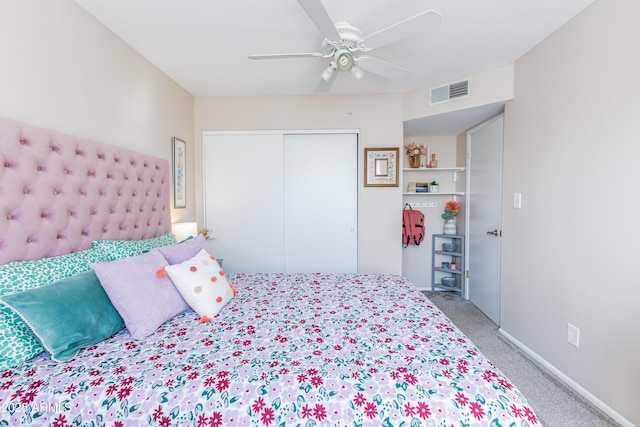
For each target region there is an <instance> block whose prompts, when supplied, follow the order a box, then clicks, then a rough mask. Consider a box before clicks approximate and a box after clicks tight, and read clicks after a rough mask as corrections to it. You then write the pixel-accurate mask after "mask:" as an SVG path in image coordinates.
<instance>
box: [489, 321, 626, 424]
mask: <svg viewBox="0 0 640 427" xmlns="http://www.w3.org/2000/svg"><path fill="white" fill-rule="evenodd" d="M498 331H499V332H500V334H502V336H504V337H505V338H506V339H508V340H509V341H511V342H512V343H513V344H514V345H516V346H517V347H518V348H520V350H522V351H524V352H525V353H526V354H527V355H528V356H529V357H531V358H532V359H534V360H535V361H536V362H538V363H539V364H540V365H542V366H543V367H544V368H545V369H547V370H548V371H549V372H551V373H552V374H553V375H555V376H556V377H558V379H560V381H562V382H563V383H565V384H566V385H567V386H568V387H569V388H571V389H573V390H574V391H575V392H576V393H578V394H580V395H581V396H582V397H584V398H585V399H587V400H588V401H589V402H591V404H592V405H593V406H595V407H597V408H598V409H600V410H601V411H602V412H604V413H605V414H607V415H609V416H610V417H611V418H613V419H614V420H615V421H616V422H618V423H620V425H622V426H624V427H635V425H634V424H633V423H631V422H630V421H629V420H627V419H626V418H625V417H623V416H622V415H620V414H619V413H617V412H616V411H614V410H613V409H611V408H610V407H609V406H607V405H606V404H605V403H604V402H603V401H601V400H600V399H598V398H597V397H595V396H594V395H593V394H591V393H589V392H588V391H587V390H586V389H584V388H583V387H582V386H580V384H578V383H576V382H575V381H573V380H572V379H571V378H569V377H568V376H566V375H565V374H564V373H562V371H560V370H559V369H558V368H556V367H555V366H553V365H552V364H550V363H549V362H547V361H546V360H545V359H543V358H542V357H540V355H538V354H537V353H535V352H534V351H533V350H531V349H530V348H529V347H527V346H526V345H524V344H522V343H521V342H520V341H518V340H517V339H515V338H514V337H512V336H511V335H509V334H508V333H507V332H505V331H504V330H503V329H502V328H500V329H498Z"/></svg>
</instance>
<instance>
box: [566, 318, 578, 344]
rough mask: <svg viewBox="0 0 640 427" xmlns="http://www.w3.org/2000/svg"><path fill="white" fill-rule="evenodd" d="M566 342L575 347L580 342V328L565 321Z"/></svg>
mask: <svg viewBox="0 0 640 427" xmlns="http://www.w3.org/2000/svg"><path fill="white" fill-rule="evenodd" d="M567 342H568V343H569V344H571V345H573V346H575V347H576V348H578V346H579V344H580V329H578V327H577V326H573V325H572V324H571V323H567Z"/></svg>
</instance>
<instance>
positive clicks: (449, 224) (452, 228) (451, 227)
mask: <svg viewBox="0 0 640 427" xmlns="http://www.w3.org/2000/svg"><path fill="white" fill-rule="evenodd" d="M442 234H458V233H457V232H456V220H455V219H447V220H445V221H444V231H443V232H442Z"/></svg>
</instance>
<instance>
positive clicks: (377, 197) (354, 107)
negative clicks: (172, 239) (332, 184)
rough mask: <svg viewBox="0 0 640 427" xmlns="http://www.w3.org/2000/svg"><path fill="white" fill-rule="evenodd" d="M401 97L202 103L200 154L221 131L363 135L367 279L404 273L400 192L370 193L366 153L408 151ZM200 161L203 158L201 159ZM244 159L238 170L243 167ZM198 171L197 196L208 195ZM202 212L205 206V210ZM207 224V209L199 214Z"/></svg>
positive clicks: (198, 106) (362, 257) (198, 103)
mask: <svg viewBox="0 0 640 427" xmlns="http://www.w3.org/2000/svg"><path fill="white" fill-rule="evenodd" d="M401 113H402V108H401V97H400V96H399V95H371V96H355V95H354V96H272V97H231V98H224V97H220V98H217V97H202V98H198V97H196V100H195V116H196V120H195V133H196V151H197V153H201V152H202V132H203V131H221V130H265V129H271V130H274V129H277V130H281V129H282V130H288V129H289V130H299V129H304V130H313V129H359V130H360V139H359V141H358V149H359V153H360V154H359V159H358V162H359V164H358V170H359V171H360V172H358V175H359V178H358V181H359V182H358V189H359V190H358V226H359V230H358V235H359V250H360V253H359V266H360V272H362V273H393V274H400V273H401V272H402V258H401V257H402V252H401V250H400V249H401V224H402V223H401V219H402V217H401V214H400V209H401V207H402V194H401V191H400V187H389V188H376V187H364V185H363V184H364V183H363V179H364V172H363V170H364V169H363V164H364V160H363V156H364V147H400V146H401V145H402V114H401ZM199 158H200V156H199ZM240 165H241V163H240V159H238V166H240ZM201 177H202V165H197V175H196V184H197V190H196V191H197V194H198V195H200V196H199V198H200V201H201V194H202V186H201V185H200V183H201V182H202V179H201ZM199 206H200V207H201V206H202V203H200V204H199ZM198 215H199V219H198V221H199V222H201V221H202V209H201V208H199V210H198Z"/></svg>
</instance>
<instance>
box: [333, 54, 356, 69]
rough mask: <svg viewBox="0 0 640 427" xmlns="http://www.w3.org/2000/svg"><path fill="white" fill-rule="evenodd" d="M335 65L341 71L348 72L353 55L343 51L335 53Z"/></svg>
mask: <svg viewBox="0 0 640 427" xmlns="http://www.w3.org/2000/svg"><path fill="white" fill-rule="evenodd" d="M336 64H337V65H338V68H339V69H341V70H342V71H347V70H350V69H351V67H352V66H353V55H351V52H349V51H348V50H345V49H341V50H339V51H337V52H336Z"/></svg>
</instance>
